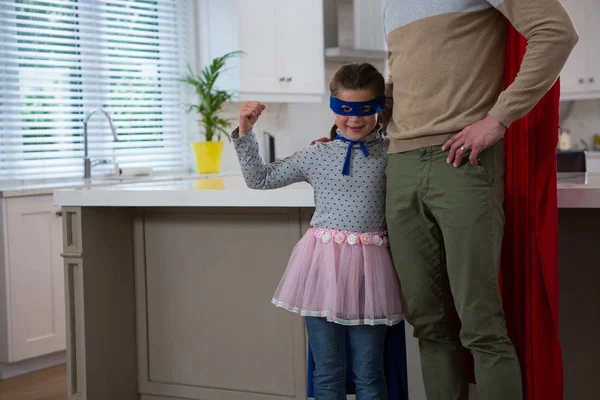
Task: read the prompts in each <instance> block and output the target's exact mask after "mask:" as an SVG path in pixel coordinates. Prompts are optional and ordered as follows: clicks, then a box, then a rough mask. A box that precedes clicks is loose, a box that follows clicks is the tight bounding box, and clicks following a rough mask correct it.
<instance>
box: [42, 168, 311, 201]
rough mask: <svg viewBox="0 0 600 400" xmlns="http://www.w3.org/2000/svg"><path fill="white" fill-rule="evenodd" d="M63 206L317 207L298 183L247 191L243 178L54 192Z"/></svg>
mask: <svg viewBox="0 0 600 400" xmlns="http://www.w3.org/2000/svg"><path fill="white" fill-rule="evenodd" d="M54 203H55V204H56V205H60V206H92V207H98V206H100V207H102V206H107V207H314V204H315V203H314V201H313V190H312V187H311V186H310V185H309V184H307V183H297V184H294V185H291V186H288V187H285V188H282V189H276V190H253V189H248V187H247V186H246V183H245V182H244V179H243V178H242V177H241V175H226V176H220V177H195V178H194V179H191V178H190V179H180V180H177V181H162V182H145V183H135V184H129V185H127V184H126V185H113V186H102V187H91V188H85V189H74V190H58V191H56V192H54Z"/></svg>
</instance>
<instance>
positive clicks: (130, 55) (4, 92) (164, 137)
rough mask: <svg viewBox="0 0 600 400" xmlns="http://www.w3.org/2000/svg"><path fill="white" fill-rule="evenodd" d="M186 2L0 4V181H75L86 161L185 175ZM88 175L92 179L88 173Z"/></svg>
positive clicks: (6, 0)
mask: <svg viewBox="0 0 600 400" xmlns="http://www.w3.org/2000/svg"><path fill="white" fill-rule="evenodd" d="M190 8H191V5H190V4H189V0H54V1H47V0H0V180H5V179H36V178H65V177H81V176H82V175H83V147H84V146H83V120H84V118H85V116H86V115H87V114H88V113H89V112H90V111H92V110H94V109H96V108H98V107H102V108H104V109H105V110H106V111H107V112H109V113H110V115H111V116H112V118H113V121H114V123H115V126H116V128H117V132H118V135H119V141H118V142H114V141H113V137H112V135H111V131H110V127H109V124H108V121H107V120H106V119H105V118H104V116H103V115H102V114H101V113H95V114H94V115H93V116H92V117H91V118H90V121H89V124H88V126H89V129H88V137H89V154H90V157H91V158H92V159H105V160H108V161H110V162H111V166H106V167H105V168H111V167H112V163H113V162H117V163H118V164H119V166H124V167H127V166H147V167H152V168H153V169H154V170H163V171H168V170H182V169H186V168H187V166H188V165H187V163H188V160H187V154H188V150H187V141H186V131H185V126H186V120H185V115H184V113H183V110H184V103H185V102H186V100H185V99H184V98H183V95H182V94H181V93H182V87H181V83H180V82H179V80H178V79H179V78H180V77H181V76H182V75H183V74H184V73H185V71H186V68H187V54H186V53H187V52H186V50H187V43H186V38H187V37H190V36H191V35H188V32H187V30H188V28H189V25H190V24H189V23H188V22H187V18H188V17H187V16H189V15H191V10H190ZM94 173H98V172H97V171H96V170H94Z"/></svg>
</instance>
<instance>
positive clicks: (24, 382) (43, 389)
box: [0, 365, 67, 400]
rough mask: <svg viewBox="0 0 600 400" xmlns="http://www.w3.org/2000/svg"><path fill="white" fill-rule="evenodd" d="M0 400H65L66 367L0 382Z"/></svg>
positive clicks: (62, 366)
mask: <svg viewBox="0 0 600 400" xmlns="http://www.w3.org/2000/svg"><path fill="white" fill-rule="evenodd" d="M0 399H2V400H67V367H66V366H64V365H61V366H58V367H54V368H49V369H45V370H43V371H39V372H35V373H33V374H28V375H23V376H18V377H16V378H10V379H6V380H0Z"/></svg>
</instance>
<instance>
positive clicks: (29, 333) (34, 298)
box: [0, 195, 66, 363]
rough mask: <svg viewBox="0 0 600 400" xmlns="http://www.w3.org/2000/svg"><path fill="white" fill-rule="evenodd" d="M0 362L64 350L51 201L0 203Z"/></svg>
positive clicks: (58, 237)
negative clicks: (2, 254)
mask: <svg viewBox="0 0 600 400" xmlns="http://www.w3.org/2000/svg"><path fill="white" fill-rule="evenodd" d="M2 239H3V240H2V250H3V253H4V257H3V259H2V260H1V261H0V273H1V274H2V278H3V279H0V284H1V286H0V306H1V308H2V310H1V311H0V316H1V317H2V318H0V346H1V348H0V362H8V363H10V362H15V361H21V360H25V359H29V358H33V357H38V356H42V355H46V354H50V353H54V352H58V351H63V350H65V348H66V327H65V295H64V274H63V262H62V259H61V257H60V253H61V249H62V226H61V218H60V212H59V209H58V208H57V207H55V206H54V205H53V200H52V195H44V196H27V197H14V198H7V199H2Z"/></svg>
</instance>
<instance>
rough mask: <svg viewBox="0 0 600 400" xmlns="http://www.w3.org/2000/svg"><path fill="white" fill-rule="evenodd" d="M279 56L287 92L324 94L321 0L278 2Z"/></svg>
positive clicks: (280, 71) (280, 68) (280, 70)
mask: <svg viewBox="0 0 600 400" xmlns="http://www.w3.org/2000/svg"><path fill="white" fill-rule="evenodd" d="M276 20H277V24H276V26H277V60H278V65H279V68H278V70H279V75H280V76H282V77H285V88H286V92H287V93H296V94H321V93H323V92H324V87H325V61H324V57H325V56H324V52H325V49H324V37H323V35H324V33H323V2H322V0H302V1H294V2H292V1H291V0H284V1H281V0H279V1H278V2H277V16H276Z"/></svg>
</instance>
